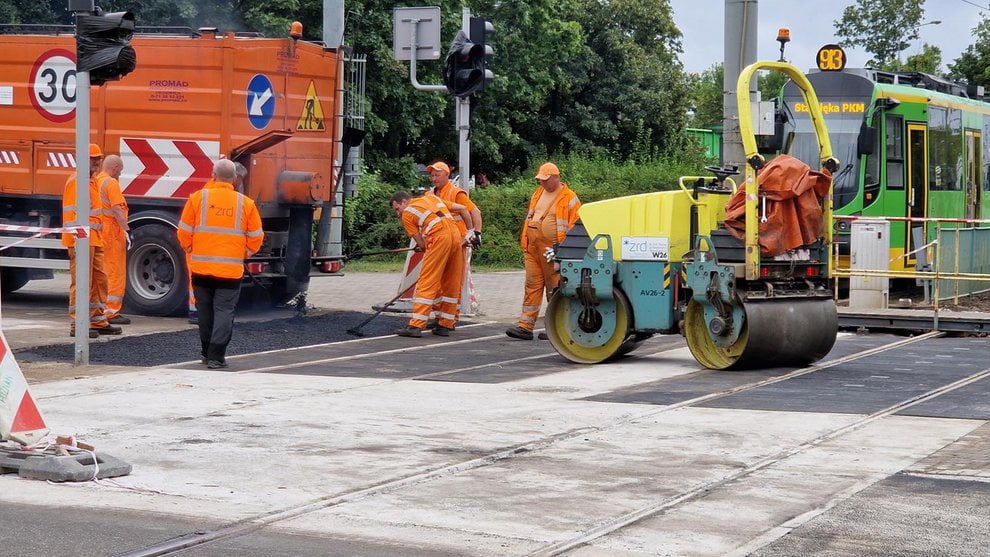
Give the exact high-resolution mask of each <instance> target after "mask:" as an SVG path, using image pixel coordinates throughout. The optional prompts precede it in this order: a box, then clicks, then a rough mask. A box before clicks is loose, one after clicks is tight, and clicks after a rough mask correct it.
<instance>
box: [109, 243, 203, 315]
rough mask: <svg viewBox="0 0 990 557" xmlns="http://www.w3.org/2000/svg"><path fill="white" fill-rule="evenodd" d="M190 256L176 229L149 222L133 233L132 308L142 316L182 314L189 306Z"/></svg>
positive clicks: (129, 262)
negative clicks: (188, 266)
mask: <svg viewBox="0 0 990 557" xmlns="http://www.w3.org/2000/svg"><path fill="white" fill-rule="evenodd" d="M187 277H188V274H187V271H186V257H185V253H184V252H183V251H182V248H180V247H179V241H178V240H177V239H176V237H175V229H174V228H172V227H170V226H164V225H161V224H146V225H144V226H140V227H138V228H136V229H134V230H133V231H132V232H131V249H130V251H128V252H127V295H126V296H125V298H124V303H125V304H127V307H128V310H129V311H132V312H134V313H137V314H140V315H178V314H181V313H184V312H185V311H186V310H187V309H188V308H187V297H188V290H189V282H188V279H187Z"/></svg>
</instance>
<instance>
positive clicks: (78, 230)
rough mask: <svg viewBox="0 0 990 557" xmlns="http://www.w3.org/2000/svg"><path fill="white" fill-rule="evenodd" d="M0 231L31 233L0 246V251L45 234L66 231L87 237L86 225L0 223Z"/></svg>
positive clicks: (80, 236)
mask: <svg viewBox="0 0 990 557" xmlns="http://www.w3.org/2000/svg"><path fill="white" fill-rule="evenodd" d="M0 232H27V233H30V234H31V236H26V237H24V238H21V239H19V240H18V241H16V242H14V243H12V244H8V245H6V246H0V251H3V250H5V249H9V248H12V247H14V246H16V245H18V244H23V243H24V242H26V241H28V240H33V239H34V238H40V237H41V236H47V235H49V234H62V233H66V232H67V233H69V234H74V235H75V236H76V238H88V237H89V227H88V226H63V227H59V228H45V227H42V226H18V225H13V224H0Z"/></svg>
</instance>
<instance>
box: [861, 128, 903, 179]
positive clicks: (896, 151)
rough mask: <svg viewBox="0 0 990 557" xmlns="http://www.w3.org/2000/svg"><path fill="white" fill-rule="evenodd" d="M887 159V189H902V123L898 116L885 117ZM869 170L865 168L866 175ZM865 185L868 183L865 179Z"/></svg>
mask: <svg viewBox="0 0 990 557" xmlns="http://www.w3.org/2000/svg"><path fill="white" fill-rule="evenodd" d="M884 137H885V139H884V146H885V148H886V157H887V189H890V190H902V189H904V121H903V118H901V117H900V116H894V115H892V114H888V115H887V122H886V126H885V132H884ZM867 164H869V161H867ZM869 171H870V169H869V167H867V173H869ZM866 183H870V181H869V179H867V181H866Z"/></svg>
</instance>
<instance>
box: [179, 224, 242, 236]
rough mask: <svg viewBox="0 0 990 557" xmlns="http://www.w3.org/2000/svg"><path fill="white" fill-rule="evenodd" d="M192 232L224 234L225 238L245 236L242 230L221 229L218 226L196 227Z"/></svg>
mask: <svg viewBox="0 0 990 557" xmlns="http://www.w3.org/2000/svg"><path fill="white" fill-rule="evenodd" d="M192 232H207V233H209V234H224V235H226V236H246V235H247V234H245V232H244V231H243V230H231V229H230V228H222V227H219V226H196V227H193V229H192Z"/></svg>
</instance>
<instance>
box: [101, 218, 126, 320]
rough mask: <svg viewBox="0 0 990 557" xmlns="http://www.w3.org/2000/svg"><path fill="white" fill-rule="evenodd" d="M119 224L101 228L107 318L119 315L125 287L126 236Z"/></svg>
mask: <svg viewBox="0 0 990 557" xmlns="http://www.w3.org/2000/svg"><path fill="white" fill-rule="evenodd" d="M124 234H125V232H124V231H123V230H122V229H121V228H120V226H119V225H117V224H113V225H110V226H107V227H106V228H104V230H103V260H104V265H105V267H106V272H107V309H106V315H107V319H109V318H111V317H116V316H118V315H120V309H121V306H123V304H124V291H125V290H126V289H127V238H126V237H125V236H124Z"/></svg>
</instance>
